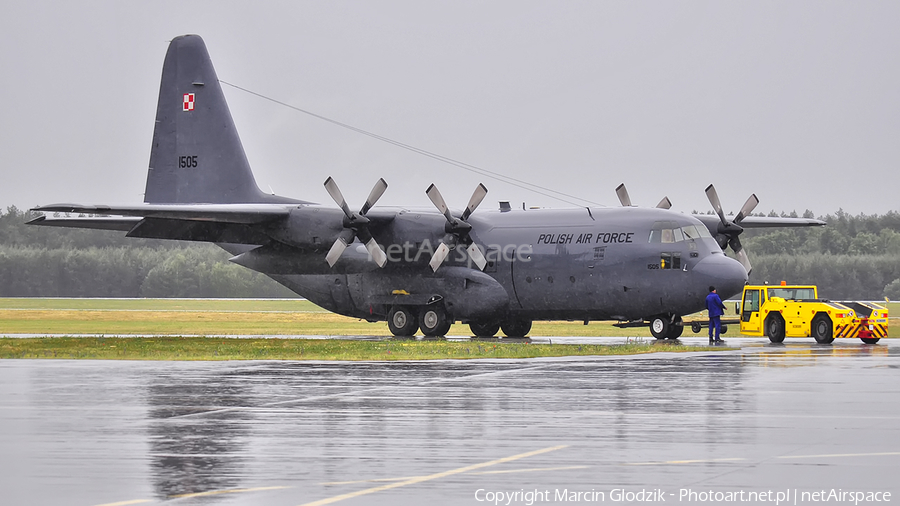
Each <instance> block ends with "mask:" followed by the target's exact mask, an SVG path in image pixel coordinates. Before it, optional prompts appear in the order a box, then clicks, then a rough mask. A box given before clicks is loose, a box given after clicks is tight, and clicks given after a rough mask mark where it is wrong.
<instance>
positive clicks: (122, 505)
mask: <svg viewBox="0 0 900 506" xmlns="http://www.w3.org/2000/svg"><path fill="white" fill-rule="evenodd" d="M145 502H152V501H151V499H133V500H131V501H119V502H107V503H103V504H98V505H97V506H128V505H129V504H141V503H145Z"/></svg>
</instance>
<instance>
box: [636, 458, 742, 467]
mask: <svg viewBox="0 0 900 506" xmlns="http://www.w3.org/2000/svg"><path fill="white" fill-rule="evenodd" d="M741 460H747V459H745V458H740V457H735V458H727V459H698V460H666V461H660V462H625V463H624V464H622V465H623V466H664V465H667V464H703V463H706V462H737V461H741Z"/></svg>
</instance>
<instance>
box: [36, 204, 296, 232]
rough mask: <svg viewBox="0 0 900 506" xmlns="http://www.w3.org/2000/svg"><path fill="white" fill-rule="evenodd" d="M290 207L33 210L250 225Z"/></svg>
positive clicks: (277, 216) (272, 218)
mask: <svg viewBox="0 0 900 506" xmlns="http://www.w3.org/2000/svg"><path fill="white" fill-rule="evenodd" d="M291 207H293V206H290V205H283V204H172V205H169V204H147V205H139V206H82V205H78V204H52V205H49V206H40V207H35V208H33V209H32V211H42V212H50V213H53V212H57V213H78V214H94V215H113V216H136V217H140V218H166V219H170V220H184V221H208V222H218V223H238V224H244V225H252V224H257V223H267V222H271V221H275V220H279V219H283V218H286V217H287V216H288V214H289V213H290V209H291ZM57 226H63V225H57ZM114 230H118V229H114Z"/></svg>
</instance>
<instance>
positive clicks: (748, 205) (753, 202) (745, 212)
mask: <svg viewBox="0 0 900 506" xmlns="http://www.w3.org/2000/svg"><path fill="white" fill-rule="evenodd" d="M757 204H759V199H758V198H756V194H755V193H754V194H753V195H750V198H748V199H747V202H744V207H742V208H741V212H739V213H738V215H737V216H736V217H735V218H734V222H735V223H740V222H741V220H743V219H744V218H746V217H747V216H750V213H752V212H753V210H754V209H756V206H757Z"/></svg>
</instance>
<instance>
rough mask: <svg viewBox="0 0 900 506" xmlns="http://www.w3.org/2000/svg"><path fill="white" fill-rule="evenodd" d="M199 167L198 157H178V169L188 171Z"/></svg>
mask: <svg viewBox="0 0 900 506" xmlns="http://www.w3.org/2000/svg"><path fill="white" fill-rule="evenodd" d="M196 166H197V155H186V156H179V157H178V168H179V169H188V168H191V167H196Z"/></svg>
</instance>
